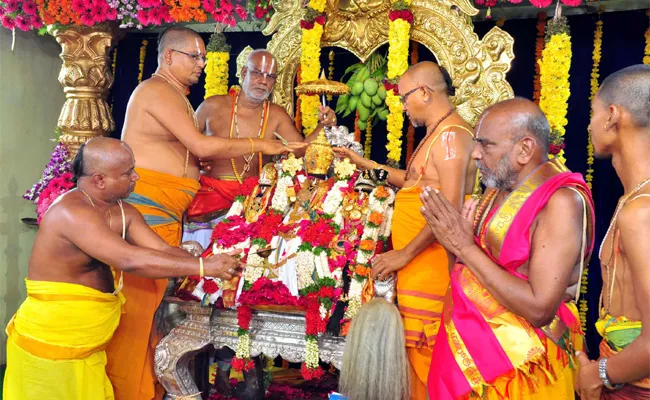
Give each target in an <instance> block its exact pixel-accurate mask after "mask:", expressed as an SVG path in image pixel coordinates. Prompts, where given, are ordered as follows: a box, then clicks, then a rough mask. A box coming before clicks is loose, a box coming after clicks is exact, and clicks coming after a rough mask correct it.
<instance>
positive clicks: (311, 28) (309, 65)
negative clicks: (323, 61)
mask: <svg viewBox="0 0 650 400" xmlns="http://www.w3.org/2000/svg"><path fill="white" fill-rule="evenodd" d="M324 10H325V0H310V1H309V4H308V6H307V9H306V10H305V16H304V19H302V20H301V21H300V28H301V31H302V40H301V43H300V47H301V50H302V54H301V55H300V67H301V80H302V81H303V82H310V81H315V80H317V79H318V73H319V72H320V40H321V37H322V35H323V26H324V25H325V14H323V11H324ZM319 104H320V100H319V98H318V96H317V95H307V94H304V95H301V96H300V107H301V110H300V111H301V114H302V128H303V132H304V133H305V136H309V135H310V134H311V133H312V132H314V130H316V127H317V126H318V106H319Z"/></svg>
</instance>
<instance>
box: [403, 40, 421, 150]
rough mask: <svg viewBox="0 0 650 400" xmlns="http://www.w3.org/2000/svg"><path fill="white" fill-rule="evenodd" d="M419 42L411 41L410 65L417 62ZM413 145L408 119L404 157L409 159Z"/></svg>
mask: <svg viewBox="0 0 650 400" xmlns="http://www.w3.org/2000/svg"><path fill="white" fill-rule="evenodd" d="M419 48H420V44H419V43H418V42H413V48H412V49H411V65H415V64H417V63H418V61H419V58H420V55H419ZM414 147H415V127H414V126H413V124H412V123H411V121H409V127H408V129H407V130H406V159H407V160H410V159H411V156H413V148H414Z"/></svg>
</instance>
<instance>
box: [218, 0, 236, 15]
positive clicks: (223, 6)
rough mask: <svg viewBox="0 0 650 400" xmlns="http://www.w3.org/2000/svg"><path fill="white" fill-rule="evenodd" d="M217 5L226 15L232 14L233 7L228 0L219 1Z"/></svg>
mask: <svg viewBox="0 0 650 400" xmlns="http://www.w3.org/2000/svg"><path fill="white" fill-rule="evenodd" d="M219 5H220V7H221V9H222V10H223V11H224V12H225V13H226V14H232V10H233V8H234V7H233V6H232V3H231V2H230V0H221V2H220V3H219Z"/></svg>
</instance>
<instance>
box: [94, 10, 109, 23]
mask: <svg viewBox="0 0 650 400" xmlns="http://www.w3.org/2000/svg"><path fill="white" fill-rule="evenodd" d="M90 14H92V16H93V21H94V22H95V23H100V22H104V21H106V10H104V8H103V7H101V6H93V8H91V9H90Z"/></svg>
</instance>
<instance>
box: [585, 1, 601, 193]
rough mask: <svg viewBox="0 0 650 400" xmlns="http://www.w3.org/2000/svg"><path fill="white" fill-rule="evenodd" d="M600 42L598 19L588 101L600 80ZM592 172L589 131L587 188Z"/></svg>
mask: <svg viewBox="0 0 650 400" xmlns="http://www.w3.org/2000/svg"><path fill="white" fill-rule="evenodd" d="M601 12H602V11H601ZM602 44H603V21H602V20H600V19H599V20H598V21H597V22H596V31H595V32H594V50H593V53H592V55H591V59H592V60H593V66H592V67H591V80H590V93H589V101H592V100H593V99H594V97H595V96H596V93H597V92H598V88H599V87H600V82H599V79H598V78H600V59H601V52H602ZM592 115H593V112H590V113H589V118H590V119H591V116H592ZM593 174H594V146H593V144H592V143H591V133H589V140H588V141H587V174H586V175H585V181H586V182H587V186H589V189H591V182H592V181H593V179H594V175H593Z"/></svg>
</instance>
